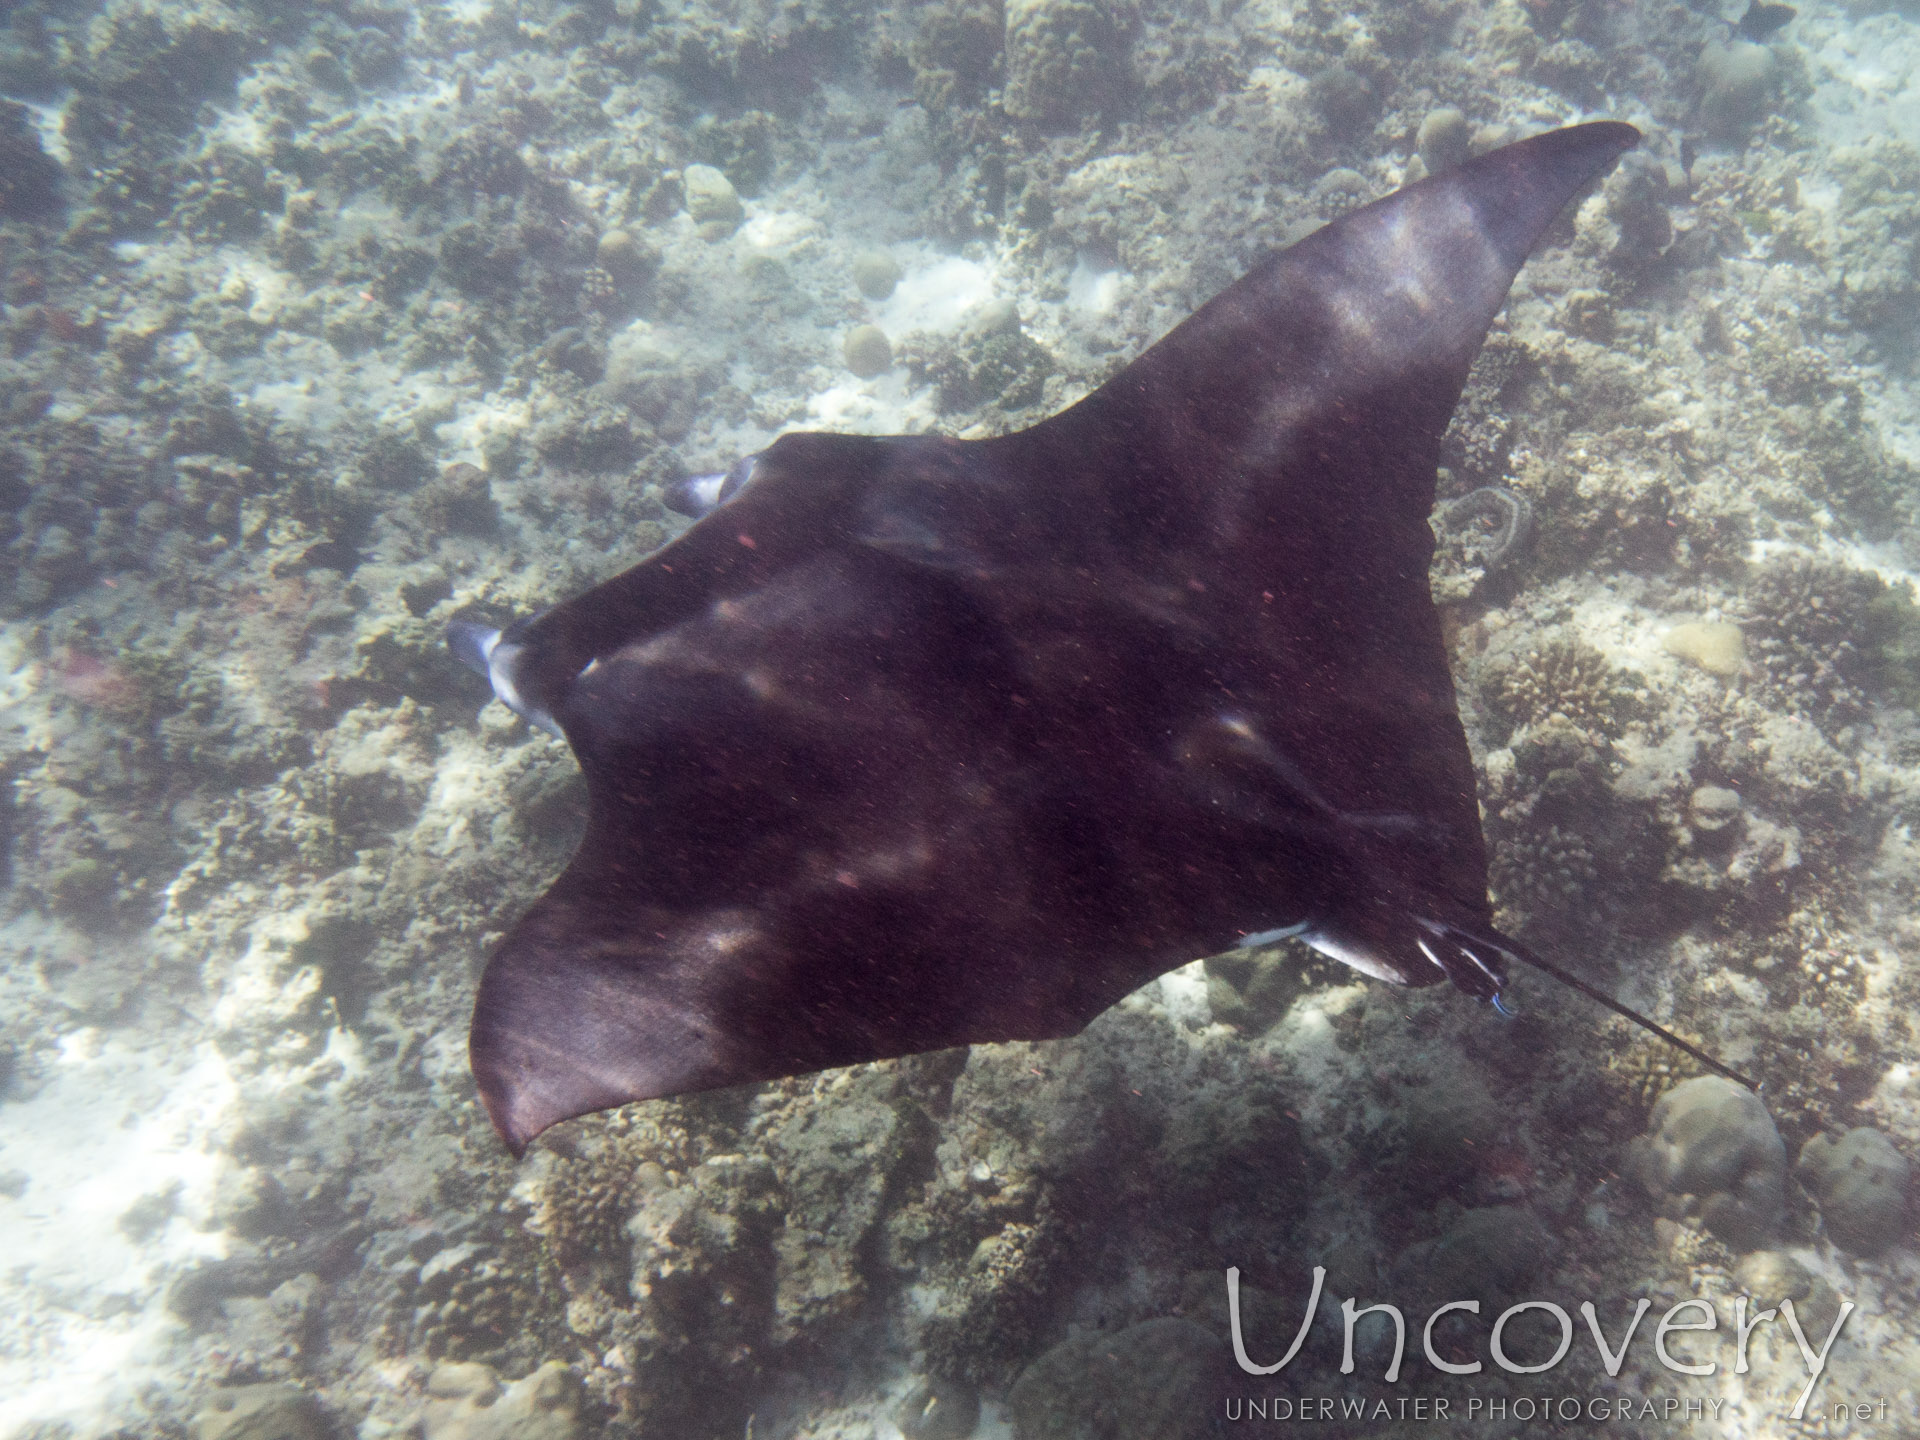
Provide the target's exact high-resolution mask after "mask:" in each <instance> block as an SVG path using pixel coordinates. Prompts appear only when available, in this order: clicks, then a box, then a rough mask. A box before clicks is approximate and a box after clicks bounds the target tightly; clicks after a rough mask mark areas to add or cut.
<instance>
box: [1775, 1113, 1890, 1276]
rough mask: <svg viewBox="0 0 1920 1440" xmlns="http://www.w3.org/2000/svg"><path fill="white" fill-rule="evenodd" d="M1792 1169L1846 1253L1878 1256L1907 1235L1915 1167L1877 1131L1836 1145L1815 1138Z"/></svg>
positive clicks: (1854, 1133)
mask: <svg viewBox="0 0 1920 1440" xmlns="http://www.w3.org/2000/svg"><path fill="white" fill-rule="evenodd" d="M1793 1169H1794V1174H1795V1176H1797V1177H1798V1178H1799V1180H1800V1183H1801V1184H1803V1185H1805V1186H1806V1187H1807V1189H1808V1191H1809V1192H1810V1193H1811V1194H1812V1195H1813V1197H1814V1199H1815V1200H1816V1201H1817V1202H1818V1203H1819V1206H1820V1218H1821V1220H1822V1221H1823V1222H1824V1223H1825V1225H1826V1229H1827V1234H1828V1235H1829V1236H1830V1237H1832V1239H1833V1243H1834V1244H1836V1245H1838V1246H1839V1247H1840V1248H1841V1249H1842V1250H1846V1251H1848V1252H1850V1253H1852V1254H1855V1255H1878V1254H1880V1253H1881V1252H1882V1251H1884V1250H1885V1249H1886V1248H1887V1247H1888V1246H1890V1245H1892V1244H1894V1243H1895V1242H1896V1241H1898V1240H1900V1239H1902V1238H1903V1237H1904V1236H1905V1235H1906V1233H1907V1182H1908V1180H1909V1179H1910V1177H1911V1174H1912V1167H1911V1166H1909V1165H1908V1164H1907V1160H1906V1157H1905V1156H1904V1155H1902V1154H1901V1153H1900V1152H1899V1151H1898V1150H1896V1149H1894V1147H1893V1142H1892V1141H1891V1140H1889V1139H1887V1137H1886V1136H1885V1135H1883V1134H1881V1133H1880V1132H1879V1131H1878V1130H1874V1129H1870V1128H1868V1127H1866V1126H1861V1127H1859V1128H1858V1129H1854V1130H1849V1131H1847V1133H1846V1134H1844V1135H1842V1136H1840V1137H1839V1138H1838V1139H1835V1138H1833V1137H1831V1136H1827V1135H1816V1136H1814V1137H1813V1138H1812V1139H1811V1140H1809V1141H1808V1142H1807V1143H1806V1144H1805V1145H1804V1146H1802V1147H1801V1150H1800V1158H1799V1160H1798V1161H1796V1162H1795V1164H1794V1167H1793Z"/></svg>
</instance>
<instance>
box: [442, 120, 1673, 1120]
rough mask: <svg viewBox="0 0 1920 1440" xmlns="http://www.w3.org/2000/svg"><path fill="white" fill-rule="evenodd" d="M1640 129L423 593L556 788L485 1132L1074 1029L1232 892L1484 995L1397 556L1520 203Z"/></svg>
mask: <svg viewBox="0 0 1920 1440" xmlns="http://www.w3.org/2000/svg"><path fill="white" fill-rule="evenodd" d="M1636 138H1637V136H1636V132H1635V131H1634V130H1632V129H1631V128H1630V127H1628V126H1626V125H1620V124H1592V125H1582V126H1577V127H1574V128H1571V129H1566V130H1559V131H1555V132H1552V133H1550V134H1545V135H1540V136H1537V137H1535V138H1533V139H1531V140H1526V141H1522V142H1521V143H1519V144H1516V145H1510V146H1507V147H1506V148H1504V149H1501V150H1498V151H1495V152H1493V153H1491V154H1488V155H1484V156H1482V157H1480V158H1478V159H1476V160H1473V161H1471V162H1469V163H1467V164H1465V165H1463V166H1460V167H1459V168H1457V169H1455V170H1452V171H1450V172H1447V173H1445V174H1443V175H1440V176H1437V177H1435V178H1433V179H1429V180H1425V181H1422V182H1420V183H1419V184H1416V185H1413V186H1410V187H1408V188H1407V189H1405V190H1402V191H1400V192H1399V193H1397V194H1395V195H1392V196H1389V197H1388V198H1386V199H1384V200H1381V201H1379V202H1378V203H1376V204H1373V205H1369V206H1367V207H1366V208H1364V209H1362V210H1359V211H1357V212H1355V213H1353V214H1351V215H1348V216H1347V217H1345V218H1344V219H1341V220H1339V221H1336V222H1335V223H1333V224H1331V225H1329V226H1327V227H1326V228H1324V229H1322V230H1320V231H1318V232H1317V233H1315V234H1313V235H1311V236H1309V237H1307V238H1306V239H1305V240H1302V241H1301V242H1299V243H1298V244H1296V245H1294V246H1292V247H1291V248H1289V249H1287V250H1285V251H1283V252H1281V253H1279V254H1277V255H1275V256H1273V257H1271V258H1269V259H1268V260H1267V261H1265V262H1264V263H1263V264H1261V265H1260V266H1259V267H1258V268H1257V269H1255V270H1254V271H1253V272H1252V273H1251V274H1249V275H1248V276H1246V277H1245V278H1244V279H1242V280H1241V281H1239V282H1238V283H1237V284H1235V285H1233V286H1232V287H1230V288H1229V289H1228V290H1226V291H1225V292H1224V293H1222V294H1221V295H1219V296H1218V297H1216V298H1215V299H1214V300H1212V301H1211V302H1210V303H1208V304H1207V305H1206V306H1204V307H1203V308H1202V309H1201V310H1200V311H1199V312H1198V313H1196V314H1195V315H1194V316H1193V317H1192V318H1190V319H1189V320H1187V321H1186V322H1185V323H1184V324H1182V325H1181V326H1179V327H1178V328H1177V329H1175V330H1174V331H1173V332H1172V333H1171V334H1170V335H1168V336H1167V337H1166V338H1165V339H1163V340H1162V341H1160V342H1159V343H1158V344H1157V345H1155V346H1153V347H1152V348H1151V349H1150V350H1148V351H1147V352H1146V353H1145V354H1144V355H1142V356H1141V357H1140V358H1139V359H1137V360H1135V361H1134V362H1133V363H1132V364H1131V365H1129V366H1128V367H1127V368H1126V369H1124V370H1122V371H1121V372H1120V373H1119V374H1118V375H1116V376H1115V377H1114V378H1113V379H1112V380H1110V381H1108V382H1107V383H1106V384H1105V385H1103V386H1101V387H1100V388H1099V389H1098V390H1096V391H1095V392H1094V393H1093V394H1091V395H1089V396H1088V397H1087V398H1086V399H1084V400H1082V401H1081V402H1080V403H1078V404H1077V405H1074V406H1073V407H1072V408H1070V409H1068V410H1066V411H1064V412H1062V413H1061V414H1059V415H1056V416H1054V417H1053V418H1052V419H1050V420H1047V421H1045V422H1043V423H1041V424H1039V425H1036V426H1034V427H1033V428H1032V429H1030V430H1024V431H1021V432H1020V433H1018V434H1014V435H1007V436H1003V437H1001V438H998V439H993V440H982V441H959V440H951V439H945V438H940V437H933V436H902V437H891V438H884V439H881V438H871V437H861V436H852V435H820V434H795V435H787V436H783V437H782V438H781V439H779V440H777V441H776V442H775V443H774V444H773V445H771V446H770V447H768V449H766V450H765V451H764V452H762V453H761V454H759V455H758V456H756V457H754V458H753V459H752V460H750V461H747V462H742V464H741V465H739V466H736V467H735V469H734V470H733V471H731V472H729V474H728V476H727V477H726V478H725V480H724V482H710V483H708V484H706V485H705V486H702V485H699V484H696V485H694V486H692V487H690V491H689V493H690V496H691V498H692V499H693V500H694V501H696V502H697V503H699V504H701V505H703V506H706V507H708V513H706V514H705V516H704V518H702V519H701V520H700V521H699V522H698V523H697V524H695V525H694V526H693V528H692V529H690V530H689V531H687V533H686V534H684V535H682V536H681V537H680V538H679V539H678V540H675V541H674V542H673V543H672V544H670V545H668V546H666V547H665V548H663V549H661V550H660V551H658V552H656V553H655V554H653V555H651V556H649V557H648V558H647V559H646V560H645V561H643V562H642V563H641V564H639V565H637V566H635V567H634V568H633V569H631V570H628V571H627V572H626V573H624V574H622V575H619V576H616V577H615V578H613V579H611V580H609V581H607V582H606V583H604V584H602V585H600V586H598V587H597V588H595V589H593V590H591V591H589V592H587V593H586V594H585V595H582V596H580V597H578V598H576V599H573V600H569V601H567V602H566V603H564V604H562V605H559V606H557V607H555V608H554V609H551V610H548V611H546V612H545V613H543V614H541V615H539V616H537V617H534V618H532V619H530V620H525V621H521V622H519V623H518V624H516V625H514V626H512V627H510V628H509V629H508V630H507V631H506V632H505V633H504V634H502V635H494V634H492V633H490V632H481V631H478V630H476V629H474V628H473V627H470V626H461V627H457V628H456V633H455V636H454V644H455V648H456V649H457V650H459V651H461V652H462V653H463V655H464V656H465V657H466V658H467V659H469V660H470V661H471V662H473V663H475V664H477V665H479V666H480V667H481V668H484V669H485V670H486V671H487V672H488V673H489V674H490V675H491V677H492V680H493V683H494V687H495V690H496V691H497V692H498V694H499V695H500V697H501V698H502V699H504V700H506V701H507V702H508V703H510V704H512V705H514V706H515V708H517V709H519V710H520V711H521V713H523V714H525V715H527V716H529V717H530V718H533V719H536V720H538V721H540V722H542V723H545V724H548V725H549V726H550V727H553V728H557V729H558V731H559V732H560V733H562V734H564V735H565V737H566V739H567V741H568V742H569V744H571V746H572V747H573V750H574V753H575V754H576V755H577V756H578V757H579V761H580V766H581V768H582V770H583V771H584V772H585V775H586V780H587V786H588V791H589V795H590V810H591V814H590V819H589V822H588V828H587V833H586V836H585V838H584V840H583V841H582V843H581V845H580V849H579V852H578V853H577V854H576V855H575V857H574V859H573V862H572V864H571V865H569V867H568V868H567V870H566V872H565V873H564V874H563V875H562V876H561V877H560V879H559V880H558V881H557V882H556V883H555V884H554V886H553V888H552V889H551V890H550V891H548V892H547V894H546V895H545V896H544V897H543V898H542V899H541V900H540V901H539V902H538V903H537V904H535V905H534V906H533V908H532V909H531V910H530V911H529V912H528V913H527V915H526V916H525V917H524V918H523V919H522V920H521V921H520V923H519V924H518V925H517V926H516V927H515V928H514V930H513V931H512V933H511V934H509V935H508V936H507V938H506V940H505V941H504V942H503V943H502V944H501V945H500V947H499V949H498V950H497V951H496V953H495V954H494V955H493V957H492V959H491V961H490V963H489V964H488V966H487V970H486V975H485V977H484V979H483V980H482V982H481V985H480V994H479V1000H478V1004H477V1006H476V1009H475V1013H474V1020H473V1033H472V1042H471V1046H472V1060H473V1069H474V1074H475V1076H476V1078H477V1079H478V1081H479V1086H480V1094H481V1097H482V1099H483V1100H484V1101H485V1103H486V1106H487V1109H488V1112H489V1113H490V1114H491V1115H492V1117H493V1120H494V1123H495V1125H496V1126H498V1127H499V1130H500V1133H501V1134H502V1135H503V1136H505V1138H506V1140H507V1142H508V1144H510V1145H512V1146H513V1147H514V1148H515V1149H516V1150H518V1149H520V1148H523V1147H524V1146H525V1145H526V1144H527V1142H528V1141H529V1140H531V1139H532V1138H533V1137H534V1136H535V1135H537V1134H538V1133H539V1132H540V1131H541V1130H543V1129H545V1128H546V1127H547V1126H549V1125H551V1124H553V1123H554V1122H555V1121H558V1120H561V1119H565V1118H567V1117H568V1116H573V1115H579V1114H583V1113H586V1112H588V1111H592V1110H599V1109H604V1108H606V1107H609V1106H613V1105H618V1104H620V1103H622V1102H625V1101H628V1100H636V1099H645V1098H649V1097H653V1096H661V1095H671V1094H676V1093H680V1092H683V1091H690V1090H699V1089H705V1088H710V1087H714V1086H721V1085H731V1084H735V1083H738V1082H741V1081H749V1080H764V1079H769V1078H772V1077H775V1076H781V1075H791V1074H797V1073H801V1072H805V1071H811V1070H819V1069H824V1068H827V1067H829V1066H835V1065H847V1064H852V1063H855V1062H858V1061H865V1060H875V1059H880V1058H883V1057H887V1056H896V1055H905V1054H910V1053H913V1052H916V1051H922V1050H932V1049H938V1048H941V1047H944V1046H951V1045H961V1044H967V1043H970V1042H975V1041H990V1040H1009V1039H1024V1040H1034V1039H1042V1038H1048V1037H1054V1036H1063V1035H1070V1034H1073V1033H1075V1032H1077V1031H1078V1030H1080V1029H1081V1028H1082V1027H1083V1026H1085V1025H1086V1023H1087V1022H1088V1021H1089V1020H1091V1019H1092V1018H1093V1017H1094V1016H1096V1015H1098V1014H1099V1013H1100V1012H1101V1011H1102V1010H1104V1009H1106V1008H1107V1007H1108V1006H1109V1005H1111V1004H1113V1003H1114V1002H1115V1001H1116V1000H1118V999H1119V998H1120V997H1121V996H1123V995H1125V994H1126V993H1127V992H1128V991H1130V990H1133V989H1134V988H1136V987H1137V986H1139V985H1141V984H1143V983H1144V982H1146V981H1147V980H1149V979H1152V978H1153V977H1154V976H1156V975H1159V974H1161V973H1163V972H1165V971H1167V970H1170V969H1172V968H1173V967H1175V966H1178V965H1182V964H1184V963H1186V962H1188V961H1190V960H1193V959H1195V958H1197V957H1199V956H1203V955H1209V954H1214V953H1217V952H1219V951H1221V950H1224V949H1228V948H1231V947H1232V946H1234V945H1235V944H1236V943H1238V942H1240V941H1242V940H1243V939H1244V938H1245V937H1247V936H1248V935H1250V934H1257V933H1259V932H1268V931H1276V930H1286V931H1291V932H1292V933H1298V934H1301V935H1302V937H1303V938H1305V939H1306V940H1308V941H1310V942H1311V943H1312V944H1314V945H1316V946H1317V947H1319V948H1320V949H1322V950H1324V951H1326V952H1328V953H1329V954H1332V955H1334V956H1336V957H1337V958H1339V959H1341V960H1344V961H1347V962H1348V963H1350V964H1352V965H1354V966H1356V967H1358V968H1359V969H1361V970H1363V971H1365V972H1367V973H1368V974H1371V975H1376V976H1379V977H1382V978H1384V979H1388V980H1392V981H1396V982H1399V983H1401V984H1406V985H1426V984H1431V983H1434V982H1436V981H1439V980H1442V979H1451V980H1452V981H1454V983H1455V984H1457V985H1458V986H1460V988H1462V989H1463V990H1466V991H1467V992H1468V993H1469V994H1471V995H1473V996H1475V997H1477V998H1482V999H1488V998H1493V997H1495V996H1496V995H1497V993H1498V991H1499V989H1500V987H1501V985H1502V984H1503V981H1504V968H1503V961H1504V960H1505V959H1507V958H1512V957H1513V956H1514V955H1516V954H1518V953H1521V952H1519V951H1518V947H1516V946H1514V945H1512V943H1511V942H1509V941H1507V940H1505V939H1504V938H1503V937H1501V936H1500V935H1499V934H1498V933H1497V932H1495V931H1494V929H1493V927H1492V920H1491V912H1490V908H1489V905H1488V902H1487V883H1486V854H1485V850H1484V848H1483V844H1482V840H1481V835H1480V822H1479V811H1478V808H1477V805H1476V802H1475V795H1474V776H1473V770H1472V765H1471V762H1470V760H1469V756H1468V753H1467V744H1466V738H1465V736H1464V734H1463V732H1462V730H1461V726H1460V721H1459V717H1458V714H1457V712H1456V709H1455V703H1454V694H1453V684H1452V680H1451V678H1450V677H1449V674H1448V670H1447V657H1446V652H1445V648H1444V646H1443V643H1442V640H1441V633H1440V623H1439V618H1438V615H1437V613H1436V611H1435V609H1434V606H1433V603H1432V600H1431V598H1430V596H1429V593H1428V583H1427V565H1428V560H1429V558H1430V556H1431V553H1432V549H1433V537H1432V533H1431V531H1430V530H1429V528H1428V515H1429V512H1430V511H1431V509H1432V506H1433V499H1434V474H1435V466H1436V462H1437V456H1438V451H1439V444H1440V438H1441V433H1442V432H1443V430H1444V429H1445V428H1446V425H1447V423H1448V419H1449V417H1450V415H1451V414H1452V411H1453V407H1454V405H1455V403H1456V402H1457V400H1458V399H1459V396H1460V391H1461V387H1462V386H1463V384H1464V383H1465V380H1466V375H1467V369H1468V366H1469V364H1470V363H1471V361H1472V359H1473V356H1474V354H1475V353H1476V352H1477V351H1478V349H1479V347H1480V344H1481V341H1482V339H1483V338H1484V335H1485V332H1486V329H1487V327H1488V325H1489V324H1490V323H1491V322H1492V320H1493V317H1494V315H1495V313H1496V312H1497V311H1498V309H1499V308H1500V306H1501V304H1502V303H1503V302H1504V300H1505V297H1506V293H1507V288H1508V286H1509V285H1510V284H1511V282H1512V280H1513V276H1514V274H1515V272H1516V271H1517V270H1518V269H1519V267H1520V264H1521V262H1522V261H1523V260H1524V259H1525V257H1526V255H1527V252H1528V250H1529V249H1530V248H1531V247H1532V246H1533V244H1534V243H1535V242H1536V240H1537V239H1538V238H1539V236H1540V234H1541V232H1542V230H1543V229H1544V228H1545V227H1546V226H1547V225H1548V223H1549V222H1550V221H1551V220H1552V219H1553V217H1554V216H1555V215H1556V214H1557V213H1558V212H1559V211H1560V210H1561V208H1562V207H1563V206H1565V205H1566V204H1567V203H1568V201H1569V200H1570V199H1571V198H1572V197H1573V196H1574V195H1575V194H1577V193H1578V192H1579V191H1580V190H1581V188H1582V187H1583V186H1585V185H1587V184H1588V183H1589V182H1590V181H1591V180H1593V179H1594V178H1595V177H1596V176H1598V175H1599V174H1600V173H1602V172H1603V171H1604V170H1605V169H1606V168H1607V166H1608V165H1610V164H1611V163H1612V162H1613V161H1614V160H1615V158H1616V157H1618V156H1619V154H1620V153H1621V152H1622V151H1623V150H1625V149H1627V148H1628V147H1629V146H1631V145H1632V144H1633V143H1634V142H1635V140H1636Z"/></svg>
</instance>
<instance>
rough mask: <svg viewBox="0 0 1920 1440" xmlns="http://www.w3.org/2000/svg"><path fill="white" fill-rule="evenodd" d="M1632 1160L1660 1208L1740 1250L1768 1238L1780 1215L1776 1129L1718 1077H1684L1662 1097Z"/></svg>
mask: <svg viewBox="0 0 1920 1440" xmlns="http://www.w3.org/2000/svg"><path fill="white" fill-rule="evenodd" d="M1631 1164H1632V1167H1633V1171H1634V1174H1635V1176H1636V1177H1637V1178H1638V1179H1639V1181H1640V1183H1641V1184H1642V1185H1644V1186H1645V1187H1646V1189H1647V1191H1648V1193H1649V1194H1650V1195H1652V1196H1653V1197H1654V1198H1655V1199H1656V1200H1657V1201H1659V1202H1660V1203H1661V1204H1662V1205H1663V1206H1667V1207H1675V1208H1676V1213H1678V1214H1684V1215H1691V1216H1697V1217H1698V1218H1699V1220H1700V1222H1701V1223H1702V1224H1703V1225H1705V1226H1706V1227H1707V1229H1709V1230H1711V1231H1712V1232H1713V1233H1714V1234H1715V1235H1718V1236H1719V1237H1720V1238H1722V1239H1723V1240H1725V1241H1726V1242H1727V1243H1728V1244H1729V1245H1732V1246H1734V1247H1736V1248H1738V1249H1741V1250H1751V1249H1755V1248H1758V1247H1759V1246H1760V1245H1761V1244H1762V1243H1763V1242H1765V1241H1766V1240H1768V1239H1770V1238H1771V1237H1772V1236H1773V1235H1774V1233H1775V1231H1776V1229H1777V1227H1778V1226H1779V1224H1780V1221H1781V1218H1782V1216H1783V1215H1784V1213H1785V1208H1786V1202H1785V1198H1784V1187H1785V1185H1786V1178H1787V1153H1786V1147H1785V1145H1784V1144H1783V1143H1782V1142H1781V1139H1780V1132H1779V1131H1778V1130H1777V1129H1775V1128H1774V1123H1773V1118H1772V1116H1770V1115H1768V1114H1767V1107H1766V1106H1765V1105H1763V1104H1762V1103H1761V1102H1760V1098H1759V1097H1758V1096H1757V1095H1755V1094H1754V1093H1753V1092H1752V1091H1751V1090H1748V1089H1746V1088H1745V1087H1744V1086H1741V1085H1737V1084H1735V1083H1734V1082H1733V1081H1731V1080H1727V1079H1724V1078H1722V1077H1721V1076H1718V1075H1703V1076H1701V1077H1699V1078H1698V1079H1695V1080H1687V1081H1683V1082H1682V1083H1681V1084H1679V1085H1676V1086H1674V1087H1673V1089H1671V1090H1669V1091H1667V1093H1666V1094H1664V1095H1662V1096H1661V1097H1660V1100H1659V1102H1658V1103H1657V1104H1656V1105H1655V1106H1654V1107H1653V1115H1652V1117H1651V1118H1650V1119H1649V1120H1648V1122H1647V1133H1646V1134H1645V1135H1644V1136H1643V1137H1641V1138H1640V1139H1639V1140H1636V1141H1635V1142H1634V1147H1633V1154H1632V1160H1631Z"/></svg>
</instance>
